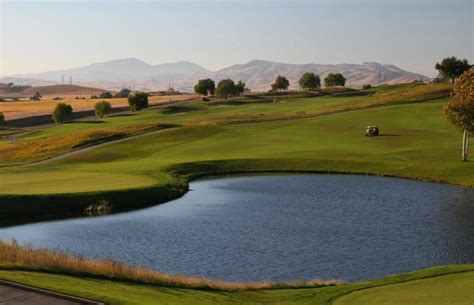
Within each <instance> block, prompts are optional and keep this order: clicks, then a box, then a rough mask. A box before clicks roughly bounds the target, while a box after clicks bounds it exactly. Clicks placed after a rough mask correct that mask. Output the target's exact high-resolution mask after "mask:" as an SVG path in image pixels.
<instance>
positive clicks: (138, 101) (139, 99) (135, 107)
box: [128, 92, 148, 112]
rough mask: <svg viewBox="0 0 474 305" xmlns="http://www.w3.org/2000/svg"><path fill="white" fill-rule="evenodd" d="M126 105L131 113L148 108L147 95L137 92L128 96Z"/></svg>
mask: <svg viewBox="0 0 474 305" xmlns="http://www.w3.org/2000/svg"><path fill="white" fill-rule="evenodd" d="M128 105H129V106H130V110H132V111H133V112H135V111H140V110H142V109H145V108H148V94H147V93H145V92H137V93H135V94H130V95H129V96H128Z"/></svg>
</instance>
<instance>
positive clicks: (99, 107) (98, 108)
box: [94, 101, 112, 118]
mask: <svg viewBox="0 0 474 305" xmlns="http://www.w3.org/2000/svg"><path fill="white" fill-rule="evenodd" d="M94 111H95V116H96V118H103V117H104V116H105V115H106V114H109V113H110V112H111V111H112V105H111V104H110V103H109V102H106V101H100V102H98V103H96V104H95V106H94Z"/></svg>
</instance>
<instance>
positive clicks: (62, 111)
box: [52, 103, 72, 123]
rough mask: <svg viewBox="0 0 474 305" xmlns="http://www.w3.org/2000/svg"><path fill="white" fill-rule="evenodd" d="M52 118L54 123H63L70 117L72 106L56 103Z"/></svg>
mask: <svg viewBox="0 0 474 305" xmlns="http://www.w3.org/2000/svg"><path fill="white" fill-rule="evenodd" d="M52 117H53V120H54V122H56V123H63V122H66V121H69V120H71V119H72V107H71V105H68V104H65V103H59V104H57V105H56V108H54V111H53V115H52Z"/></svg>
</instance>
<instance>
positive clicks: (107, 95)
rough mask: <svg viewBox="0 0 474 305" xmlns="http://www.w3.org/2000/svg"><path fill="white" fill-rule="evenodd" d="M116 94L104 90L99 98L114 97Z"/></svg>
mask: <svg viewBox="0 0 474 305" xmlns="http://www.w3.org/2000/svg"><path fill="white" fill-rule="evenodd" d="M113 97H114V96H113V95H112V93H110V92H102V93H101V94H99V98H113Z"/></svg>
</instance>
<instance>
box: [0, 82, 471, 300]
mask: <svg viewBox="0 0 474 305" xmlns="http://www.w3.org/2000/svg"><path fill="white" fill-rule="evenodd" d="M449 91H450V85H444V84H441V85H420V84H409V85H397V86H383V87H381V88H373V89H370V90H367V92H369V94H370V95H366V93H363V94H362V95H361V94H354V95H352V94H349V95H339V94H329V95H314V94H306V93H302V94H298V95H292V96H278V97H272V96H249V97H244V98H236V99H229V100H211V101H210V102H206V103H203V102H194V103H187V104H185V105H174V106H167V107H160V108H154V109H149V110H147V111H143V112H140V113H137V114H133V115H126V116H111V117H107V118H105V119H102V120H95V121H87V122H79V121H78V122H72V123H68V124H63V125H58V126H54V127H48V128H41V129H37V130H32V131H29V132H27V133H23V134H19V135H18V137H17V140H16V141H15V142H13V143H6V142H3V143H1V144H0V152H4V153H2V154H1V155H0V162H1V164H2V165H3V167H1V168H0V215H1V216H0V221H2V222H12V221H13V223H14V222H15V221H18V223H20V222H23V221H26V222H27V221H32V220H34V219H35V217H49V216H51V215H56V216H57V217H69V216H77V215H82V214H83V213H84V211H85V210H89V209H90V208H91V207H92V208H94V206H95V205H99V204H102V203H104V202H106V203H107V204H109V205H110V206H111V207H112V211H121V210H128V209H133V208H139V207H143V206H147V205H149V204H151V203H157V202H164V201H168V200H170V199H173V198H176V197H178V196H180V195H182V194H183V193H185V192H186V191H187V190H188V186H187V185H188V182H189V181H190V180H191V179H195V178H198V177H200V176H205V175H215V174H232V173H255V172H322V173H326V172H334V173H355V174H372V175H384V176H398V177H405V178H411V179H419V180H427V181H438V182H445V183H452V184H458V185H464V186H468V187H473V186H474V174H473V173H474V163H473V162H461V161H460V147H461V134H460V133H459V132H458V131H457V130H456V129H455V128H454V127H453V126H452V125H450V124H449V123H448V122H447V121H446V120H445V118H444V116H443V111H442V109H443V105H444V103H445V102H446V101H447V100H448V98H449ZM368 125H377V126H378V127H379V128H380V130H381V136H379V137H376V138H367V137H365V136H364V133H365V128H366V126H368ZM162 127H171V128H162ZM5 132H9V131H8V130H6V131H5ZM97 135H99V136H97ZM118 135H120V136H118ZM130 136H132V137H130ZM126 137H129V138H126ZM117 139H121V140H120V141H116V142H109V141H111V140H117ZM98 143H101V144H100V145H97V146H94V145H96V144H98ZM85 147H86V148H85ZM41 148H43V150H41ZM84 148H85V149H84ZM82 149H83V150H82ZM51 157H53V159H51V160H46V161H41V160H45V159H47V158H51ZM32 161H40V162H37V163H31V164H29V165H25V164H26V163H28V162H32ZM12 164H24V165H16V166H12ZM25 219H26V220H25ZM125 270H126V269H125ZM473 270H474V267H473V266H472V265H459V266H446V267H439V268H432V269H427V270H422V271H418V272H414V273H409V274H404V275H397V276H392V277H387V278H384V279H379V280H372V281H368V282H361V283H354V284H344V285H338V286H330V287H302V286H300V288H291V289H290V288H283V287H282V288H279V289H256V290H255V289H241V290H238V289H237V290H238V291H235V290H232V289H230V290H229V289H224V288H223V287H220V288H219V289H215V287H214V288H212V287H199V289H194V288H195V287H189V286H186V285H181V286H179V287H176V283H174V284H173V285H171V284H170V283H169V282H166V281H165V282H162V283H156V282H150V281H146V280H142V279H136V278H135V279H131V278H126V277H125V278H123V277H121V276H119V275H120V274H121V273H120V272H116V271H110V272H103V273H99V274H97V272H94V270H92V271H91V270H89V272H86V273H81V274H78V272H77V269H70V267H67V268H66V267H64V266H63V267H61V268H58V267H57V266H53V267H51V266H49V265H48V264H42V263H38V262H35V261H34V260H33V261H30V262H28V261H22V262H20V263H18V262H15V263H11V262H8V261H7V262H5V261H4V262H3V263H1V264H0V278H2V279H8V280H12V281H17V282H21V283H25V284H31V285H33V286H38V287H42V288H46V289H52V290H55V291H60V292H65V293H70V294H74V295H77V296H82V297H86V298H92V299H97V300H101V301H105V302H110V303H111V304H156V303H157V302H159V303H160V304H180V303H186V304H215V303H219V304H231V303H232V304H248V303H252V304H253V303H256V304H259V303H261V304H274V303H278V304H309V303H311V304H341V305H342V304H361V303H362V304H400V298H406V299H409V300H410V301H412V300H413V302H412V303H410V304H434V305H436V304H445V303H446V302H445V301H446V299H443V297H446V296H448V297H449V298H450V299H449V300H450V301H453V302H454V301H455V302H456V303H455V304H472V303H473V300H472V296H471V295H470V294H468V292H469V291H471V290H472V289H471V287H473V288H474V271H473ZM122 271H123V270H122ZM170 286H171V287H170ZM267 288H270V287H267ZM272 288H274V287H272ZM448 289H449V291H452V297H451V295H450V294H447V293H443V292H444V291H446V290H448ZM420 291H421V292H420ZM438 292H439V293H441V294H442V295H441V296H437V295H436V293H438ZM130 295H134V298H133V299H131V298H130ZM135 296H136V297H135ZM380 300H383V302H382V301H380ZM333 302H334V303H333ZM371 302H372V303H371Z"/></svg>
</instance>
